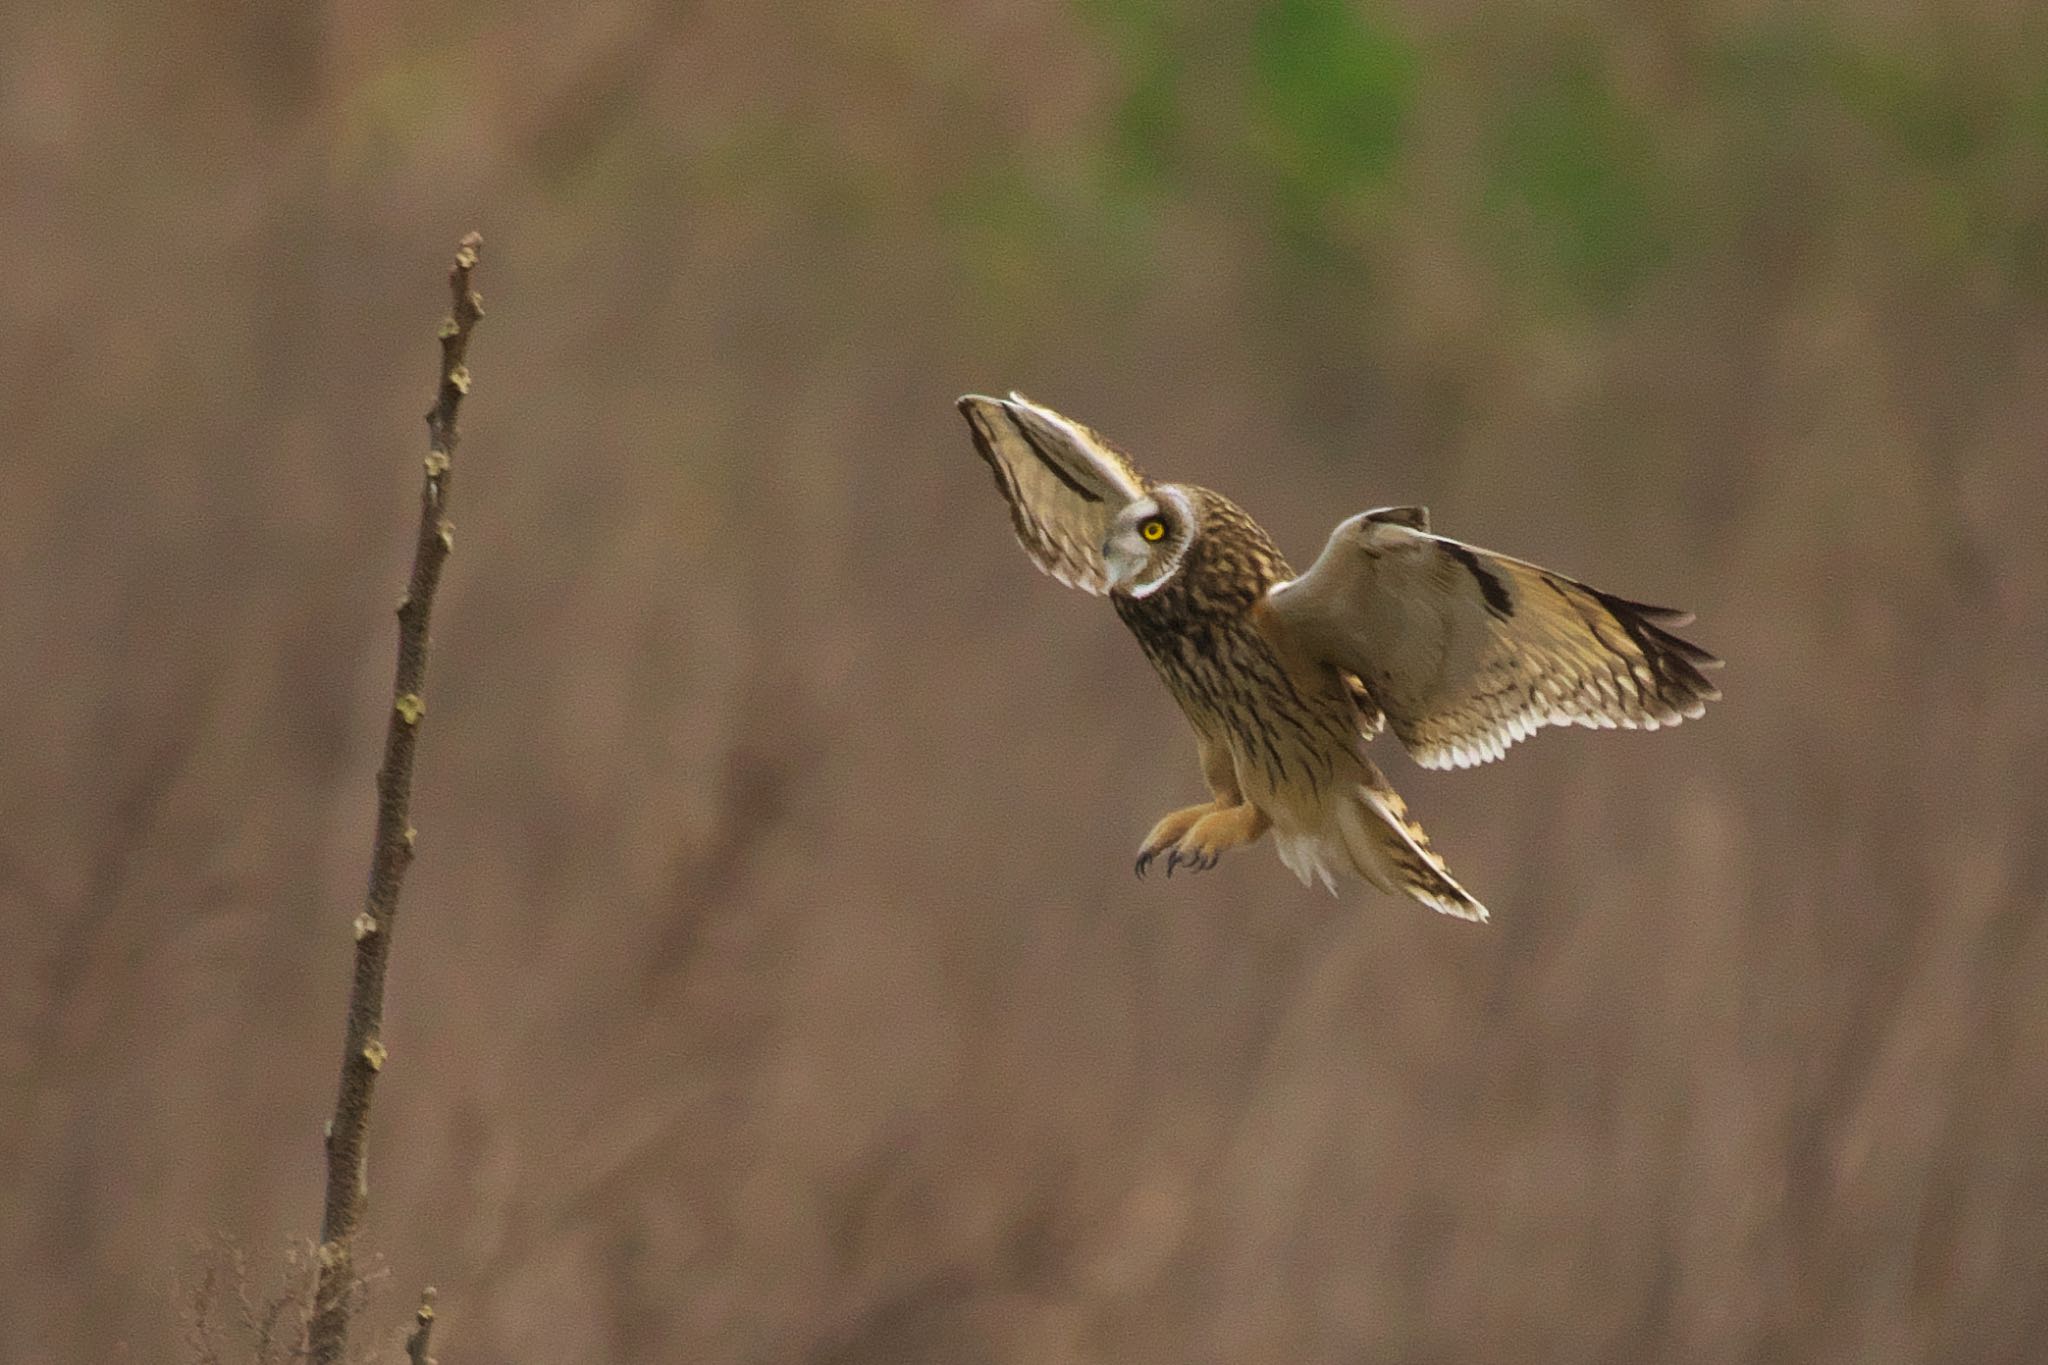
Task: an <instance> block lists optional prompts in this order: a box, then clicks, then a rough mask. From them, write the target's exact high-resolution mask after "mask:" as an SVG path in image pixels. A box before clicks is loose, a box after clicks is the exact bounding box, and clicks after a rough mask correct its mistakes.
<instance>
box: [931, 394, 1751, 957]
mask: <svg viewBox="0 0 2048 1365" xmlns="http://www.w3.org/2000/svg"><path fill="white" fill-rule="evenodd" d="M959 408H960V411H961V413H962V414H963V415H965V417H966V418H967V424H968V426H969V427H970V428H971V429H972V430H973V433H974V445H975V449H977V450H978V451H980V452H981V457H982V458H983V459H984V460H986V461H987V462H988V466H989V468H990V469H991V470H993V471H994V473H995V479H996V486H997V487H998V488H999V489H1001V490H1002V494H1003V497H1004V498H1005V499H1007V500H1008V502H1009V504H1010V517H1011V520H1012V521H1013V523H1014V524H1015V526H1016V531H1017V539H1018V540H1019V541H1020V542H1021V543H1022V544H1023V546H1024V548H1025V550H1026V551H1028V552H1029V553H1030V555H1031V557H1032V559H1034V560H1036V561H1037V563H1038V567H1039V568H1041V569H1043V570H1044V571H1045V572H1047V573H1049V574H1051V575H1052V576H1053V577H1054V578H1057V579H1058V580H1059V581H1060V582H1062V583H1065V584H1067V585H1069V586H1070V587H1076V588H1080V589H1082V590H1084V591H1086V592H1090V593H1094V594H1096V595H1098V596H1100V595H1103V594H1105V593H1106V594H1107V595H1108V596H1109V600H1110V602H1111V603H1112V604H1113V605H1114V606H1115V607H1116V612H1117V615H1119V616H1121V617H1122V618H1123V620H1124V624H1125V625H1127V626H1129V627H1130V628H1131V633H1132V634H1133V635H1136V636H1137V637H1138V643H1139V645H1141V646H1142V647H1143V648H1144V651H1145V655H1146V657H1147V658H1149V659H1150V660H1151V661H1152V666H1153V667H1154V668H1155V669H1157V670H1158V672H1159V676H1160V678H1161V679H1163V680H1164V681H1165V683H1166V687H1167V690H1168V691H1170V692H1171V693H1173V696H1174V700H1176V701H1178V702H1179V703H1180V707H1181V710H1182V711H1183V712H1184V713H1186V715H1187V718H1188V721H1189V723H1190V724H1191V725H1193V726H1194V730H1195V743H1196V750H1197V753H1198V755H1199V758H1200V762H1201V767H1202V776H1203V778H1204V780H1205V781H1206V782H1207V784H1208V787H1209V791H1210V794H1211V796H1212V798H1213V799H1212V800H1209V801H1205V802H1203V803H1202V804H1201V805H1198V806H1189V807H1188V808H1186V809H1185V810H1177V811H1174V812H1173V813H1172V814H1170V815H1168V816H1166V817H1165V818H1164V819H1162V820H1160V821H1159V823H1158V824H1156V825H1154V826H1153V827H1152V832H1151V833H1150V834H1148V835H1146V836H1145V842H1144V843H1143V844H1142V845H1141V846H1140V847H1139V849H1138V861H1137V872H1138V875H1139V876H1141V877H1142V876H1143V875H1144V874H1145V870H1146V868H1147V867H1149V866H1150V865H1151V864H1152V863H1153V861H1154V860H1155V859H1158V858H1160V857H1164V858H1165V860H1166V870H1167V873H1168V875H1171V874H1172V872H1173V870H1174V869H1175V868H1176V867H1188V868H1192V869H1194V870H1196V871H1201V870H1206V869H1208V868H1210V867H1213V866H1215V864H1216V860H1217V859H1218V858H1220V857H1222V855H1223V854H1224V853H1226V852H1228V851H1229V850H1231V849H1233V848H1237V847H1240V846H1242V845H1245V844H1250V843H1253V842H1255V841H1256V840H1258V839H1259V838H1260V836H1262V835H1264V834H1265V833H1266V832H1267V831H1268V830H1271V831H1272V833H1273V839H1274V842H1275V844H1276V845H1277V846H1278V848H1279V852H1280V860H1281V861H1282V862H1283V863H1285V864H1286V865H1287V867H1288V868H1289V869H1290V870H1292V871H1293V872H1294V874H1295V875H1296V876H1298V877H1300V878H1301V880H1302V882H1303V883H1304V884H1312V883H1313V882H1314V881H1315V880H1317V879H1320V880H1321V881H1322V882H1323V884H1324V885H1326V886H1328V887H1329V888H1330V890H1331V891H1332V892H1334V891H1335V890H1336V879H1337V878H1338V877H1339V876H1345V875H1350V876H1357V877H1362V878H1364V879H1365V880H1366V881H1367V882H1370V883H1371V884H1372V885H1374V886H1376V887H1378V888H1380V889H1381V890H1383V891H1387V892H1394V891H1403V892H1406V893H1407V894H1408V895H1410V896H1413V897H1414V898H1415V899H1416V900H1419V901H1421V902H1422V903H1423V904H1424V905H1427V906H1430V907H1431V908H1433V909H1436V910H1440V911H1442V912H1444V913H1445V914H1447V915H1457V916H1459V917H1461V918H1464V919H1471V920H1484V919H1485V918H1486V907H1485V906H1483V905H1481V904H1480V903H1479V901H1478V900H1476V899H1474V897H1473V896H1472V894H1471V893H1470V892H1468V891H1467V890H1466V889H1465V888H1464V887H1463V886H1460V885H1459V884H1458V882H1457V880H1456V879H1455V878H1453V877H1452V876H1451V874H1450V873H1449V872H1448V871H1447V870H1446V869H1445V867H1444V862H1443V859H1442V858H1440V857H1438V856H1437V854H1436V852H1435V851H1434V850H1433V849H1431V848H1430V846H1429V839H1428V836H1426V835H1425V834H1423V832H1422V827H1421V826H1420V825H1418V824H1416V823H1415V821H1414V820H1413V819H1411V818H1410V817H1409V815H1408V809H1407V806H1406V805H1405V803H1403V802H1402V800H1401V798H1400V796H1399V795H1397V794H1396V793H1395V791H1394V789H1393V787H1392V786H1390V785H1389V784H1388V782H1387V779H1386V777H1385V776H1384V775H1383V774H1382V773H1381V772H1380V770H1379V768H1378V767H1377V766H1375V765H1374V764H1373V762H1372V760H1371V759H1370V758H1368V757H1366V754H1365V741H1366V740H1368V739H1371V738H1372V737H1373V736H1375V735H1377V734H1378V733H1379V732H1380V731H1381V730H1383V729H1391V730H1392V731H1393V732H1394V734H1395V736H1396V737H1397V738H1399V739H1400V741H1401V743H1402V744H1403V745H1404V746H1406V748H1407V749H1408V751H1409V753H1410V754H1412V755H1413V756H1414V758H1415V760H1416V761H1417V762H1418V763H1420V764H1422V766H1424V767H1426V768H1465V767H1470V766H1472V765H1474V764H1478V763H1486V762H1490V761H1491V760H1493V759H1497V758H1499V757H1501V755H1503V754H1504V753H1506V752H1507V749H1508V746H1509V745H1511V744H1513V743H1515V742H1516V741H1517V740H1520V739H1524V738H1526V737H1528V736H1529V735H1530V734H1532V733H1534V732H1535V731H1536V730H1537V729H1539V728H1541V727H1542V726H1545V725H1583V726H1587V727H1590V728H1602V729H1613V728H1615V727H1621V728H1623V729H1631V730H1654V729H1656V728H1657V727H1659V726H1661V725H1676V724H1677V723H1678V722H1679V721H1680V720H1681V719H1683V718H1686V717H1693V716H1698V715H1700V714H1701V713H1702V712H1703V711H1704V710H1705V709H1706V704H1707V703H1708V702H1710V701H1717V700H1719V699H1720V695H1721V694H1720V693H1719V692H1718V691H1716V690H1715V688H1714V686H1713V685H1712V684H1711V683H1710V682H1709V681H1708V680H1707V677H1706V670H1710V669H1714V668H1718V667H1719V666H1720V664H1721V661H1720V660H1719V659H1717V658H1715V657H1714V656H1713V655H1711V654H1709V653H1707V652H1706V651H1705V650H1703V649H1701V648H1699V647H1698V646H1697V645H1694V644H1692V643H1691V642H1689V641H1686V640H1682V639H1680V638H1679V637H1678V636H1677V635H1674V634H1672V631H1673V630H1674V629H1676V628H1677V627H1679V626H1683V625H1685V624H1686V623H1687V622H1689V621H1690V620H1691V619H1692V618H1691V616H1690V615H1689V614H1687V613H1684V612H1680V611H1673V610H1671V609H1670V608H1668V607H1652V606H1645V605H1644V604H1643V603H1641V602H1631V601H1628V600H1627V599H1625V598H1620V597H1613V596H1610V595H1609V594H1607V593H1604V592H1601V591H1600V590H1599V589H1597V588H1592V587H1588V586H1587V585H1586V584H1584V583H1580V582H1578V581H1577V580H1575V579H1571V578H1567V577H1565V576H1564V575H1563V574H1559V573H1553V572H1551V571H1550V570H1549V569H1544V568H1539V567H1537V566H1536V565H1534V564H1529V563H1526V562H1524V561H1522V560H1519V559H1510V558H1508V557H1507V556H1505V555H1498V554H1494V553H1493V552H1491V551H1489V550H1482V549H1479V548H1478V547H1476V546H1472V545H1465V544H1462V543H1460V542H1458V541H1455V540H1447V539H1445V538H1444V537H1442V536H1438V535H1433V534H1431V533H1430V530H1429V514H1428V512H1427V511H1426V510H1425V509H1423V508H1420V507H1385V508H1381V509H1379V510H1378V511H1373V512H1362V513H1360V514H1359V515H1357V516H1355V517H1352V518H1350V519H1349V520H1347V521H1343V522H1340V523H1338V526H1337V529H1336V530H1335V531H1333V532H1332V533H1331V535H1330V540H1329V544H1327V545H1325V546H1324V547H1323V552H1322V554H1321V556H1320V557H1318V558H1317V560H1316V562H1315V563H1314V564H1312V565H1310V566H1309V570H1308V572H1307V573H1303V574H1296V573H1295V572H1294V571H1293V570H1292V569H1290V568H1289V567H1288V565H1287V561H1286V560H1285V559H1283V558H1281V555H1280V551H1279V550H1278V549H1277V548H1276V547H1275V546H1274V544H1273V541H1272V539H1271V538H1270V537H1269V536H1267V534H1266V533H1265V531H1263V530H1262V529H1260V527H1259V524H1258V523H1257V522H1255V521H1253V520H1252V519H1251V518H1250V517H1249V516H1247V515H1246V514H1245V513H1244V512H1243V511H1242V510H1240V509H1239V507H1238V506H1237V504H1236V503H1233V502H1232V501H1230V499H1228V498H1226V497H1224V496H1223V495H1222V494H1220V493H1214V492H1211V491H1210V490H1208V489H1206V488H1197V487H1195V486H1193V485H1191V484H1181V483H1153V482H1152V481H1151V480H1149V479H1147V478H1146V477H1145V476H1144V475H1143V474H1142V473H1140V472H1139V471H1138V469H1137V467H1136V466H1135V465H1133V464H1132V463H1131V461H1130V459H1129V458H1128V457H1126V456H1125V455H1124V454H1123V453H1122V452H1121V451H1119V450H1117V449H1116V448H1115V447H1114V446H1112V445H1110V443H1109V442H1108V441H1106V440H1104V439H1103V438H1102V437H1101V436H1099V435H1097V434H1096V433H1095V432H1093V431H1091V430H1090V429H1089V428H1087V427H1085V426H1082V425H1081V424H1080V423H1079V422H1075V421H1073V420H1071V419H1069V418H1066V417H1062V416H1061V415H1060V414H1059V413H1057V412H1054V411H1053V410H1052V409H1050V408H1046V407H1041V406H1039V405H1038V404H1036V403H1033V402H1031V401H1029V400H1028V399H1026V398H1024V397H1022V396H1021V395H1019V394H1015V393H1013V394H1011V395H1010V396H1009V397H1008V398H1007V399H1004V398H984V397H981V396H979V395H975V394H970V395H968V396H967V397H965V398H962V399H960V400H959Z"/></svg>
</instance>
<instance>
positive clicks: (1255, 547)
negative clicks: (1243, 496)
mask: <svg viewBox="0 0 2048 1365" xmlns="http://www.w3.org/2000/svg"><path fill="white" fill-rule="evenodd" d="M1190 491H1191V493H1192V494H1193V495H1194V496H1195V497H1196V498H1197V499H1198V504H1199V506H1200V509H1201V513H1202V518H1201V524H1200V527H1199V529H1198V531H1197V533H1196V535H1195V537H1194V540H1193V542H1192V543H1191V544H1190V545H1189V546H1188V548H1187V551H1186V553H1185V555H1184V556H1183V558H1182V561H1181V566H1180V569H1179V571H1178V572H1177V573H1175V574H1174V575H1173V577H1172V578H1170V579H1168V580H1167V581H1166V582H1165V583H1163V584H1161V585H1160V586H1159V587H1158V588H1157V589H1155V590H1153V591H1152V592H1151V593H1149V594H1148V595H1147V596H1145V597H1142V598H1140V597H1133V596H1131V595H1129V594H1127V593H1116V594H1113V595H1112V598H1111V600H1112V601H1113V602H1114V603H1115V605H1116V611H1117V615H1119V616H1121V617H1122V618H1123V620H1124V624H1125V625H1127V626H1129V627H1130V628H1131V633H1132V634H1134V635H1136V636H1137V637H1138V643H1139V645H1140V646H1141V647H1143V649H1144V651H1145V655H1146V657H1147V658H1149V659H1151V661H1152V666H1153V667H1154V668H1155V669H1157V670H1158V672H1159V676H1160V678H1161V679H1162V680H1163V681H1164V682H1165V683H1166V686H1167V690H1168V691H1170V692H1172V693H1173V695H1174V699H1175V700H1176V701H1178V702H1179V703H1180V706H1181V709H1182V710H1183V711H1184V712H1186V713H1187V717H1188V719H1189V721H1190V722H1192V723H1193V724H1194V726H1195V728H1196V729H1197V730H1198V731H1200V732H1201V733H1203V734H1206V735H1211V736H1214V737H1216V738H1219V739H1227V740H1228V742H1229V743H1230V746H1231V749H1232V752H1233V754H1234V755H1235V757H1236V759H1237V762H1238V765H1239V768H1240V771H1242V770H1243V769H1244V768H1245V767H1246V766H1247V765H1250V766H1253V767H1256V768H1257V769H1258V770H1259V772H1260V774H1261V775H1262V776H1263V777H1264V778H1265V783H1264V785H1265V786H1266V787H1268V788H1269V789H1275V790H1277V789H1281V788H1284V787H1288V786H1291V785H1294V784H1304V785H1306V786H1307V787H1308V788H1310V789H1311V790H1312V791H1320V789H1321V788H1322V787H1323V785H1324V784H1325V783H1326V782H1329V781H1330V780H1331V779H1332V777H1333V776H1334V773H1335V768H1336V766H1337V755H1338V753H1339V752H1350V751H1351V750H1352V749H1353V747H1354V746H1355V743H1356V740H1357V736H1358V713H1357V710H1356V706H1355V703H1354V702H1353V700H1352V698H1351V696H1350V693H1349V692H1348V690H1346V689H1344V688H1343V687H1342V686H1341V685H1340V684H1339V683H1338V681H1337V679H1336V678H1335V676H1334V675H1333V676H1332V677H1331V678H1330V679H1328V680H1327V682H1328V685H1327V686H1324V685H1322V683H1323V681H1324V680H1321V679H1317V680H1314V681H1308V680H1301V681H1298V680H1297V679H1296V677H1295V676H1293V675H1292V674H1290V672H1289V671H1288V669H1287V668H1286V667H1285V666H1284V665H1283V664H1282V663H1281V661H1280V659H1279V657H1278V656H1277V655H1276V654H1275V653H1274V652H1273V648H1272V645H1271V644H1270V643H1269V642H1268V641H1267V639H1266V637H1265V635H1264V634H1263V633H1261V632H1260V630H1259V628H1258V626H1257V625H1256V624H1255V623H1254V620H1253V616H1252V609H1253V608H1254V607H1256V606H1257V605H1258V604H1259V602H1260V601H1261V600H1262V599H1263V598H1264V597H1265V595H1266V591H1267V589H1269V588H1271V587H1272V586H1273V584H1275V583H1278V582H1280V581H1282V580H1283V579H1287V578H1290V577H1292V576H1293V573H1292V570H1290V569H1289V568H1288V566H1287V561H1286V560H1285V559H1283V558H1282V557H1281V555H1280V551H1279V549H1278V548H1277V547H1276V546H1275V545H1274V544H1273V542H1272V539H1271V538H1270V537H1268V536H1267V535H1266V533H1265V531H1264V529H1262V528H1261V527H1260V526H1259V524H1258V523H1257V522H1255V521H1253V520H1252V519H1251V518H1250V517H1249V516H1247V515H1246V514H1245V513H1244V511H1243V510H1242V509H1240V508H1239V507H1238V506H1237V505H1236V504H1235V503H1233V502H1231V501H1230V500H1229V499H1228V498H1225V497H1224V496H1222V495H1221V494H1220V493H1213V492H1211V491H1209V490H1208V489H1192V490H1190Z"/></svg>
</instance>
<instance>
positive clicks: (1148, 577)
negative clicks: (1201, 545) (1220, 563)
mask: <svg viewBox="0 0 2048 1365" xmlns="http://www.w3.org/2000/svg"><path fill="white" fill-rule="evenodd" d="M1193 527H1194V509H1193V508H1192V507H1191V506H1190V505H1189V503H1188V500H1187V497H1186V496H1185V495H1184V494H1182V493H1181V491H1180V490H1179V489H1177V488H1172V487H1161V488H1160V489H1159V490H1158V491H1157V493H1156V494H1155V495H1154V496H1152V497H1149V498H1139V499H1138V500H1137V501H1136V502H1133V503H1132V504H1130V506H1128V507H1126V508H1124V510H1123V511H1122V512H1120V513H1119V514H1118V515H1117V519H1116V523H1115V525H1114V526H1112V527H1111V528H1110V533H1109V539H1108V540H1106V541H1104V542H1103V545H1102V558H1103V560H1104V562H1105V563H1106V564H1107V565H1108V567H1109V579H1110V584H1109V585H1110V587H1111V588H1112V589H1114V590H1115V591H1118V592H1127V593H1129V594H1130V595H1131V596H1133V597H1146V596H1150V595H1151V594H1152V593H1153V592H1156V591H1157V590H1158V589H1159V588H1160V586H1161V585H1162V584H1164V583H1165V582H1166V581H1167V580H1168V579H1169V578H1172V577H1173V575H1174V573H1175V572H1176V571H1177V570H1178V569H1179V568H1180V561H1181V556H1182V555H1184V554H1186V553H1187V548H1188V543H1189V541H1191V540H1192V539H1193Z"/></svg>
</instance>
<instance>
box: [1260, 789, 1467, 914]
mask: <svg viewBox="0 0 2048 1365" xmlns="http://www.w3.org/2000/svg"><path fill="white" fill-rule="evenodd" d="M1332 805H1333V806H1334V809H1333V810H1330V811H1329V814H1328V816H1327V823H1326V824H1325V826H1324V828H1323V829H1322V830H1321V831H1320V832H1319V833H1318V834H1310V835H1302V836H1296V837H1294V838H1291V839H1289V838H1285V837H1283V838H1281V840H1280V857H1281V859H1282V860H1283V861H1285V862H1286V864H1287V865H1288V866H1289V867H1290V868H1292V869H1293V870H1294V873H1295V875H1296V876H1298V877H1300V878H1301V879H1302V881H1303V882H1311V881H1313V880H1314V879H1315V878H1318V877H1320V878H1321V879H1322V881H1323V884H1324V885H1326V886H1328V887H1329V888H1330V889H1331V890H1332V891H1335V890H1336V889H1337V888H1336V882H1335V878H1334V876H1333V875H1332V874H1333V873H1343V872H1351V873H1355V874H1357V875H1358V876H1360V877H1363V878H1364V879H1365V880H1366V881H1368V882H1371V883H1372V884H1373V885H1374V886H1377V887H1378V888H1379V889H1380V890H1382V891H1386V892H1389V893H1393V894H1406V895H1409V896H1413V897H1414V898H1415V899H1416V900H1419V901H1421V902H1422V903H1423V904H1424V905H1426V906H1428V907H1429V908H1430V909H1432V910H1438V911H1441V912H1443V913H1444V914H1446V915H1456V916H1457V917H1458V918H1459V919H1469V920H1478V921H1481V922H1483V921H1484V920H1485V919H1486V907H1485V906H1483V905H1481V904H1480V903H1479V902H1478V900H1476V899H1475V898H1474V897H1473V895H1472V893H1471V892H1469V891H1467V890H1466V889H1465V888H1464V887H1462V886H1460V885H1458V881H1457V878H1455V877H1453V876H1452V875H1451V874H1450V872H1449V871H1447V870H1446V869H1445V867H1444V860H1443V859H1442V858H1440V857H1438V856H1437V854H1436V850H1434V849H1432V848H1431V847H1430V846H1429V836H1428V835H1426V834H1424V833H1423V832H1422V826H1420V825H1418V824H1416V823H1415V822H1414V821H1413V820H1411V819H1409V818H1408V807H1407V804H1406V803H1405V802H1403V801H1402V800H1401V795H1400V793H1399V792H1397V791H1395V790H1394V789H1393V787H1392V786H1391V785H1390V784H1389V783H1388V782H1387V780H1386V778H1385V777H1383V776H1381V775H1380V772H1379V770H1378V769H1377V768H1374V767H1371V766H1370V765H1368V767H1367V770H1366V773H1365V780H1364V781H1362V782H1360V783H1359V784H1358V785H1357V786H1356V787H1354V788H1352V790H1351V791H1350V792H1349V793H1348V794H1346V795H1344V796H1340V797H1339V798H1338V799H1337V800H1336V801H1335V802H1333V803H1332Z"/></svg>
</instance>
